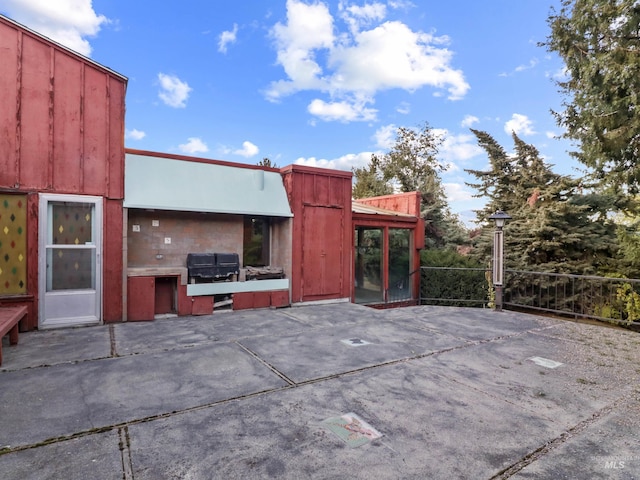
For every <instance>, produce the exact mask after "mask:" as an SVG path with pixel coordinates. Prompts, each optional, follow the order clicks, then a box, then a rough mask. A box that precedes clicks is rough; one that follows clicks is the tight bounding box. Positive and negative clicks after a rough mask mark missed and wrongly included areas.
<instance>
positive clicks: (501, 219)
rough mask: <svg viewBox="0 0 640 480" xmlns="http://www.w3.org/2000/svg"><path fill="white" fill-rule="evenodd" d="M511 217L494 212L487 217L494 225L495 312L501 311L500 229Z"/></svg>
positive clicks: (502, 261) (501, 264)
mask: <svg viewBox="0 0 640 480" xmlns="http://www.w3.org/2000/svg"><path fill="white" fill-rule="evenodd" d="M511 218H512V217H511V215H509V214H507V213H505V212H503V211H502V210H496V213H494V214H493V215H490V216H489V220H493V221H494V222H495V224H496V230H495V231H494V232H493V287H494V289H495V292H496V301H495V305H496V306H495V309H496V311H497V312H499V311H501V310H502V284H503V282H504V232H503V231H502V227H504V224H505V222H506V221H507V220H510V219H511Z"/></svg>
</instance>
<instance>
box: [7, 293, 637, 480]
mask: <svg viewBox="0 0 640 480" xmlns="http://www.w3.org/2000/svg"><path fill="white" fill-rule="evenodd" d="M3 342H4V343H3V352H4V361H3V364H2V366H1V367H0V472H1V474H0V477H1V478H3V479H20V480H23V479H87V478H91V479H118V480H121V479H125V480H128V479H136V480H142V479H150V480H151V479H153V480H157V479H211V478H223V479H231V478H238V479H252V478H287V479H304V478H313V479H329V478H355V479H370V478H376V479H396V478H397V479H427V478H428V479H445V478H446V479H451V478H468V479H497V478H513V479H529V478H536V479H537V478H553V479H558V478H571V479H575V478H589V479H597V478H602V479H611V478H619V479H636V478H638V479H640V334H638V333H634V332H631V331H626V330H621V329H614V328H608V327H603V326H594V325H587V324H578V323H573V322H568V321H563V320H556V319H550V318H545V317H541V316H535V315H526V314H520V313H514V312H509V311H504V312H494V311H491V310H483V309H464V308H450V307H409V308H401V309H394V310H383V311H379V310H373V309H369V308H366V307H362V306H358V305H353V304H349V303H338V304H330V305H313V306H312V305H307V306H302V307H292V308H286V309H278V310H255V311H243V312H216V313H214V315H211V316H201V317H180V318H169V319H162V320H156V321H154V322H139V323H122V324H114V325H105V326H100V327H89V328H78V329H66V330H55V331H39V332H29V333H23V334H21V335H20V343H19V345H18V346H15V347H9V345H8V339H6V338H5V339H4V340H3ZM354 415H355V417H354ZM353 418H355V420H353ZM378 433H379V434H381V435H382V436H381V437H379V438H376V437H377V436H378V435H377V434H378Z"/></svg>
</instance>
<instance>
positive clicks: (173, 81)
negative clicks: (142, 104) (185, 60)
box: [158, 73, 193, 108]
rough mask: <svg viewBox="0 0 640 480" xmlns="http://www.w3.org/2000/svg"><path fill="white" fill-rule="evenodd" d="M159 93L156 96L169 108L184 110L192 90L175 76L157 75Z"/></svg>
mask: <svg viewBox="0 0 640 480" xmlns="http://www.w3.org/2000/svg"><path fill="white" fill-rule="evenodd" d="M158 80H159V81H160V91H159V92H158V96H159V97H160V99H161V100H162V101H163V102H164V103H165V104H166V105H169V106H170V107H175V108H184V107H186V106H187V99H188V98H189V93H190V92H191V90H193V89H192V88H191V87H190V86H189V85H188V84H187V82H183V81H182V80H180V79H179V78H178V77H176V76H175V75H166V74H164V73H159V74H158Z"/></svg>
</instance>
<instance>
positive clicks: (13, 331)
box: [0, 305, 28, 365]
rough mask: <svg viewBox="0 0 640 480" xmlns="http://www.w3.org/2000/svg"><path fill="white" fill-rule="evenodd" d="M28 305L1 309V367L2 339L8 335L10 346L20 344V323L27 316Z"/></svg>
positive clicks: (0, 363)
mask: <svg viewBox="0 0 640 480" xmlns="http://www.w3.org/2000/svg"><path fill="white" fill-rule="evenodd" d="M27 312H28V309H27V307H26V305H23V306H21V307H0V365H2V338H3V337H4V336H5V335H6V334H7V333H8V334H9V344H10V345H17V344H18V323H19V322H20V320H22V319H23V318H24V317H26V316H27Z"/></svg>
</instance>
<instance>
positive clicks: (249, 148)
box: [233, 141, 260, 158]
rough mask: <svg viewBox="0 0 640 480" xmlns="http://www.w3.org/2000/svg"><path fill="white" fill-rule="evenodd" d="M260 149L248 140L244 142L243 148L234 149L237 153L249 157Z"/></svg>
mask: <svg viewBox="0 0 640 480" xmlns="http://www.w3.org/2000/svg"><path fill="white" fill-rule="evenodd" d="M259 151H260V149H259V148H258V147H256V146H255V145H254V144H253V143H251V142H249V141H246V142H242V148H241V149H239V150H234V152H233V153H234V154H235V155H241V156H243V157H246V158H249V157H253V156H255V155H257V154H258V152H259Z"/></svg>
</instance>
